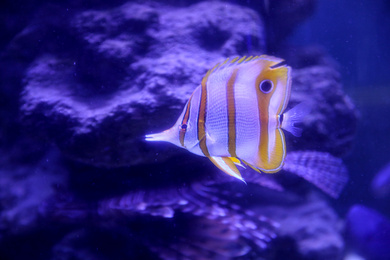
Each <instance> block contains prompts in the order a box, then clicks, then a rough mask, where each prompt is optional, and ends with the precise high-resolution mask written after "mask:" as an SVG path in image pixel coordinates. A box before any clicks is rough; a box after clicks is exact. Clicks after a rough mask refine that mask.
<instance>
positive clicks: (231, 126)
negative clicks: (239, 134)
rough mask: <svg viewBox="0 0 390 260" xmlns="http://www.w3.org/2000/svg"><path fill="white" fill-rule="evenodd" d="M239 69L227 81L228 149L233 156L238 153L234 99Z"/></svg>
mask: <svg viewBox="0 0 390 260" xmlns="http://www.w3.org/2000/svg"><path fill="white" fill-rule="evenodd" d="M237 72H238V69H235V70H234V71H233V73H232V76H231V77H230V78H229V80H228V82H227V88H226V99H227V108H228V111H227V113H228V151H229V154H230V156H231V157H237V154H236V103H235V100H234V83H235V82H236V78H237Z"/></svg>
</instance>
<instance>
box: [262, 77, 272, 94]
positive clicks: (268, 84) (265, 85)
mask: <svg viewBox="0 0 390 260" xmlns="http://www.w3.org/2000/svg"><path fill="white" fill-rule="evenodd" d="M273 86H274V84H273V83H272V81H270V80H268V79H265V80H263V81H262V82H260V90H261V91H262V92H263V93H269V92H271V90H272V87H273Z"/></svg>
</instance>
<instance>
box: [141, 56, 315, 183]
mask: <svg viewBox="0 0 390 260" xmlns="http://www.w3.org/2000/svg"><path fill="white" fill-rule="evenodd" d="M291 71H292V69H291V67H290V66H288V65H287V64H286V62H285V61H284V60H283V59H281V58H277V57H273V56H268V55H261V56H254V57H253V56H250V57H246V56H244V57H241V58H239V57H236V58H233V59H230V58H227V59H226V60H225V61H224V62H222V63H218V64H217V65H215V66H214V67H213V68H212V69H210V70H208V71H207V73H206V75H205V76H204V77H203V79H202V81H201V84H200V85H199V86H198V87H197V88H196V89H195V90H194V92H193V93H192V94H191V96H190V98H189V100H188V102H187V103H186V105H185V106H184V109H183V111H182V113H181V115H180V116H179V118H178V119H177V121H176V123H175V124H174V125H173V127H171V128H169V129H168V130H165V131H163V132H160V133H156V134H148V135H146V136H145V140H146V141H165V142H170V143H172V144H174V145H176V146H179V147H181V148H184V149H187V150H188V151H190V152H192V153H194V154H197V155H200V156H205V157H207V158H209V159H210V161H211V162H212V163H213V164H215V165H216V166H217V167H218V168H219V169H220V170H222V171H223V172H225V173H226V174H228V175H230V176H233V177H235V178H237V179H239V180H241V181H243V182H245V180H244V179H243V178H242V175H241V173H240V171H239V170H238V168H237V166H240V167H243V168H246V167H245V166H249V167H250V168H252V169H253V170H255V171H257V172H264V173H275V172H278V171H280V170H281V169H282V167H283V164H284V161H285V158H286V141H285V135H284V131H287V132H290V133H291V134H292V135H294V136H297V137H299V136H300V135H301V133H302V130H301V129H300V128H299V127H296V124H297V123H299V122H301V121H302V119H303V117H304V116H305V115H306V114H307V113H308V107H307V106H306V105H302V104H298V105H297V106H295V107H294V108H292V109H290V110H288V111H287V112H286V111H285V110H286V108H287V105H288V103H289V99H290V93H291Z"/></svg>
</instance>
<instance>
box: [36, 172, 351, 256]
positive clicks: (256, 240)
mask: <svg viewBox="0 0 390 260" xmlns="http://www.w3.org/2000/svg"><path fill="white" fill-rule="evenodd" d="M243 176H244V178H245V179H246V180H247V183H248V184H247V185H244V184H243V183H242V182H240V181H238V180H235V179H232V178H229V176H225V175H215V178H211V179H210V178H202V179H201V180H195V181H192V182H191V183H183V185H179V186H177V185H169V184H168V183H165V184H161V185H160V186H159V187H153V185H152V186H150V187H149V188H148V187H145V185H142V184H141V185H137V186H139V187H138V188H135V189H133V191H131V192H127V194H125V195H121V196H117V197H113V198H109V199H104V200H101V201H100V202H99V203H98V206H97V211H96V212H95V213H93V214H92V215H89V216H88V217H86V215H82V214H76V215H75V214H74V212H75V207H74V205H77V203H74V202H70V203H69V205H68V206H67V205H66V203H65V204H64V203H61V202H56V203H55V204H54V206H57V210H55V207H50V209H49V210H46V211H45V210H43V211H42V212H44V214H43V217H44V218H45V219H47V220H48V221H51V222H53V223H56V225H58V224H59V223H68V224H69V223H70V225H71V226H74V227H75V228H76V229H75V232H76V233H80V232H82V233H83V235H80V236H79V238H80V239H76V237H78V236H75V235H74V234H73V233H69V234H68V235H65V238H64V239H63V240H62V241H60V242H59V243H58V244H57V245H56V246H55V250H54V251H55V253H56V254H57V255H58V257H60V256H61V255H64V254H65V255H67V254H70V255H79V254H80V253H82V252H85V253H87V252H88V254H92V255H94V251H93V250H92V248H95V247H99V248H102V250H103V248H105V249H104V250H105V252H107V251H108V252H110V251H111V250H113V249H112V248H113V247H112V246H109V245H104V244H105V243H104V241H105V239H106V238H105V236H107V237H111V238H112V237H123V241H127V242H129V243H130V244H131V245H134V244H137V245H139V246H135V247H133V246H131V247H130V249H131V250H132V252H128V251H126V250H130V249H126V245H125V244H126V243H121V244H120V245H116V246H115V248H116V250H118V251H120V252H124V251H126V252H124V253H123V254H124V255H128V254H135V255H138V254H146V253H147V254H153V255H155V256H158V258H156V259H172V258H183V259H191V257H194V256H197V257H198V258H199V257H201V258H202V259H216V258H217V259H218V258H221V259H222V258H223V259H233V258H235V257H241V258H242V259H253V258H255V259H259V258H262V257H264V258H265V259H284V258H283V257H285V256H289V257H290V258H289V259H339V257H340V256H341V254H342V250H343V246H344V244H343V241H342V238H341V228H340V227H341V226H340V220H339V219H338V217H337V216H336V214H335V213H334V212H333V210H331V208H330V207H329V206H328V205H327V203H325V202H323V201H321V200H319V197H318V196H317V195H313V194H308V196H307V197H306V198H304V197H302V196H301V195H299V194H294V193H291V192H289V191H286V190H284V189H283V188H282V187H281V186H274V188H273V189H269V188H267V187H264V186H268V187H270V186H269V185H268V184H265V185H263V184H264V183H268V181H262V180H261V178H263V177H265V178H267V175H258V174H251V173H250V172H246V171H244V173H243ZM147 179H148V178H147ZM273 179H274V178H273ZM271 186H272V185H271ZM141 187H142V188H141ZM78 205H81V204H78ZM53 213H54V214H53ZM75 217H76V218H78V219H75ZM80 223H88V224H86V225H87V228H86V229H83V230H82V231H80V230H79V231H77V227H78V226H79V225H80ZM96 232H98V233H105V234H106V235H98V234H97V233H96ZM93 234H95V235H93ZM96 234H97V235H96ZM91 236H92V237H94V239H88V237H91ZM134 238H136V241H134V242H132V240H134ZM118 239H119V238H118ZM65 242H66V243H65ZM65 259H67V258H65ZM69 259H71V258H69ZM103 259H106V258H103Z"/></svg>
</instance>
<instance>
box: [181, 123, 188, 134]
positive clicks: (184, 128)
mask: <svg viewBox="0 0 390 260" xmlns="http://www.w3.org/2000/svg"><path fill="white" fill-rule="evenodd" d="M180 130H182V131H184V132H185V131H187V124H182V125H180Z"/></svg>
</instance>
